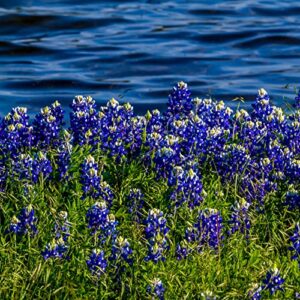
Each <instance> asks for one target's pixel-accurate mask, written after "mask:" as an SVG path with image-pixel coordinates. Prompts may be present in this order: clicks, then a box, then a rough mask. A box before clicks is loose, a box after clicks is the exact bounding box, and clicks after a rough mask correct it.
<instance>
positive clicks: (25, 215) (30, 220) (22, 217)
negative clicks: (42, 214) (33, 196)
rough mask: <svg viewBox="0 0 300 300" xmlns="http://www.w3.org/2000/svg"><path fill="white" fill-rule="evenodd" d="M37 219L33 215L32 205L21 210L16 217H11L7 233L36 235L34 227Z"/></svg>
mask: <svg viewBox="0 0 300 300" xmlns="http://www.w3.org/2000/svg"><path fill="white" fill-rule="evenodd" d="M36 222H37V218H36V217H35V215H34V209H33V207H32V205H28V206H27V207H24V208H22V210H21V212H20V214H19V216H18V217H15V216H14V217H13V218H12V220H11V223H10V227H9V232H14V233H17V234H20V235H24V234H26V233H28V232H29V233H31V234H32V235H33V234H37V227H36Z"/></svg>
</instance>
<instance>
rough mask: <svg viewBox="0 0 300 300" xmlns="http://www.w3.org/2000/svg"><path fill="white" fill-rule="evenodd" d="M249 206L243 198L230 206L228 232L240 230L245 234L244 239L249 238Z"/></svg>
mask: <svg viewBox="0 0 300 300" xmlns="http://www.w3.org/2000/svg"><path fill="white" fill-rule="evenodd" d="M249 207H250V204H249V203H248V202H246V201H245V200H244V199H242V201H241V202H240V203H239V202H236V203H235V205H234V206H232V208H231V211H232V213H231V216H230V220H229V222H228V223H229V225H230V230H229V232H228V234H233V233H235V232H236V231H240V232H241V233H242V234H244V235H245V236H246V239H248V238H249V230H250V226H251V224H250V219H249V214H248V210H249Z"/></svg>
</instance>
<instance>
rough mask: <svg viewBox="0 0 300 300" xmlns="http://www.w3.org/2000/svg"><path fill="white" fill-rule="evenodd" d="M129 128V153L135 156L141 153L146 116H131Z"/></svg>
mask: <svg viewBox="0 0 300 300" xmlns="http://www.w3.org/2000/svg"><path fill="white" fill-rule="evenodd" d="M131 125H132V127H131V130H130V131H129V133H128V136H129V138H128V140H129V141H130V147H129V149H130V153H131V155H132V157H137V156H138V155H140V154H141V149H142V146H143V142H144V139H145V137H144V131H145V128H146V118H145V117H143V116H135V117H132V118H131Z"/></svg>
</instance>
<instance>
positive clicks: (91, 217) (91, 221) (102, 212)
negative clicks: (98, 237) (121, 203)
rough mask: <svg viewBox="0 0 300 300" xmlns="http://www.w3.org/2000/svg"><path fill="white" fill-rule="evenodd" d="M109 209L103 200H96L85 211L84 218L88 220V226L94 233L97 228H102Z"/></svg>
mask: <svg viewBox="0 0 300 300" xmlns="http://www.w3.org/2000/svg"><path fill="white" fill-rule="evenodd" d="M108 215H109V210H108V208H107V205H106V203H105V202H96V203H95V204H94V205H93V206H92V207H91V208H90V209H89V210H88V212H87V214H86V218H87V221H88V228H90V229H91V230H92V234H95V233H96V231H98V230H99V229H102V228H104V226H105V224H106V222H107V218H108Z"/></svg>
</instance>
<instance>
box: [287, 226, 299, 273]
mask: <svg viewBox="0 0 300 300" xmlns="http://www.w3.org/2000/svg"><path fill="white" fill-rule="evenodd" d="M290 241H291V242H292V246H290V247H289V250H291V251H292V252H293V255H292V259H294V260H298V263H299V268H300V225H299V223H297V224H296V226H295V230H294V233H293V235H292V236H291V237H290Z"/></svg>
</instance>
